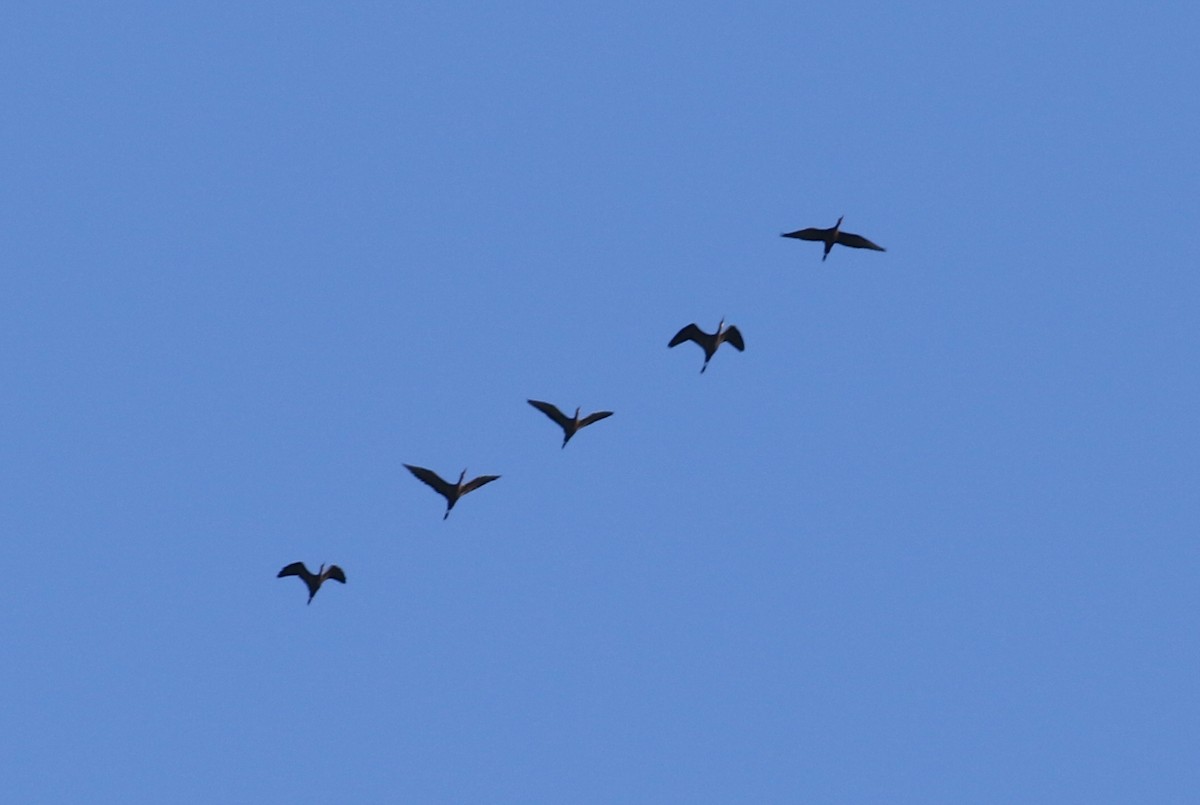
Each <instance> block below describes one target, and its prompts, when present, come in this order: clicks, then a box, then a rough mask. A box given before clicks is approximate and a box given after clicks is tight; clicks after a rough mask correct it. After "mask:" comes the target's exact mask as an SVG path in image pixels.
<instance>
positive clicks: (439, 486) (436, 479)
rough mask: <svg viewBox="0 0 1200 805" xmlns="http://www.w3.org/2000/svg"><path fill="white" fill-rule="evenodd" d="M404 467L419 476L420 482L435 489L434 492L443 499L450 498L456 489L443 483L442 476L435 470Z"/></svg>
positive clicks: (406, 465)
mask: <svg viewBox="0 0 1200 805" xmlns="http://www.w3.org/2000/svg"><path fill="white" fill-rule="evenodd" d="M404 466H405V467H406V468H407V469H408V471H409V472H411V473H412V474H413V475H415V476H417V479H418V480H420V481H422V482H424V483H426V484H428V485H429V486H431V487H433V490H434V491H435V492H437V493H438V494H439V495H442V496H443V497H447V496H449V494H450V491H451V490H452V489H454V487H453V486H451V485H450V484H448V483H446V482H445V481H443V480H442V478H441V476H439V475H438V474H437V473H436V472H434V471H433V470H427V469H425V468H424V467H414V466H413V465H412V464H405V465H404Z"/></svg>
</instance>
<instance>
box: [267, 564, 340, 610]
mask: <svg viewBox="0 0 1200 805" xmlns="http://www.w3.org/2000/svg"><path fill="white" fill-rule="evenodd" d="M284 576H299V577H300V581H302V582H304V586H305V587H307V588H308V603H310V604H311V603H312V600H313V596H314V595H316V594H317V590H319V589H321V585H322V584H324V583H325V580H326V579H333V580H334V581H340V582H341V583H342V584H345V583H346V574H345V573H343V572H342V569H341V568H340V567H338V566H337V565H330V566H329V567H325V565H324V564H322V565H321V569H320V570H318V571H317V572H316V573H315V574H314V573H309V572H308V568H306V567H305V566H304V563H303V562H292V563H291V564H290V565H288V566H287V567H285V568H284V569H283V570H281V571H279V575H278V576H276V577H275V578H277V579H282V578H283V577H284Z"/></svg>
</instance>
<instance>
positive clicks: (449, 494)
mask: <svg viewBox="0 0 1200 805" xmlns="http://www.w3.org/2000/svg"><path fill="white" fill-rule="evenodd" d="M404 466H405V467H407V468H408V471H409V472H411V473H412V474H413V475H415V476H417V478H418V479H419V480H421V481H423V482H424V483H426V484H428V485H429V486H431V487H433V491H434V492H437V493H438V494H439V495H441V496H442V497H444V498H445V499H446V513H445V514H443V515H442V519H443V520H445V519H446V518H447V517H449V516H450V510H451V509H453V508H454V504H455V503H458V499H459V498H461V497H462V496H463V495H465V494H467V493H468V492H472V491H474V490H476V489H478V488H479V487H481V486H483V485H484V484H490V483H491V482H492V481H494V480H496V479H497V478H499V477H500V476H499V475H480V476H479V477H478V478H475V479H473V480H470V481H467V482H466V483H463V479H464V478H466V477H467V471H466V470H465V469H464V470H463V471H462V472H461V473H459V476H458V483H457V484H452V483H450V482H448V481H443V480H442V479H441V477H440V476H439V475H438V474H437V473H436V472H434V471H433V470H427V469H425V468H424V467H414V466H413V465H412V464H405V465H404Z"/></svg>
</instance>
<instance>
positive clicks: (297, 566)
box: [275, 562, 312, 579]
mask: <svg viewBox="0 0 1200 805" xmlns="http://www.w3.org/2000/svg"><path fill="white" fill-rule="evenodd" d="M311 575H312V574H311V573H309V572H308V568H306V567H305V566H304V563H303V562H292V563H291V564H290V565H288V566H287V567H285V568H284V569H283V570H281V571H279V575H277V576H276V577H275V578H277V579H282V578H283V577H284V576H299V577H300V578H304V577H305V576H311Z"/></svg>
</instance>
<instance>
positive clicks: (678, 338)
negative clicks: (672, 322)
mask: <svg viewBox="0 0 1200 805" xmlns="http://www.w3.org/2000/svg"><path fill="white" fill-rule="evenodd" d="M705 335H706V333H705V332H704V331H703V330H701V329H700V328H699V327H697V326H696V325H695V323H692V324H689V325H688V326H687V327H684V328H683V329H682V330H680V331H679V332H677V333H675V337H674V338H672V339H671V343H669V344H667V347H668V348H670V347H677V346H679V345H680V344H682V343H683V342H684V341H695V342H696V343H697V344H699V343H700V341H701V339H702V338H704V336H705Z"/></svg>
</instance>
